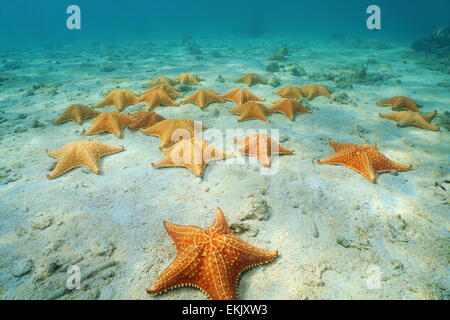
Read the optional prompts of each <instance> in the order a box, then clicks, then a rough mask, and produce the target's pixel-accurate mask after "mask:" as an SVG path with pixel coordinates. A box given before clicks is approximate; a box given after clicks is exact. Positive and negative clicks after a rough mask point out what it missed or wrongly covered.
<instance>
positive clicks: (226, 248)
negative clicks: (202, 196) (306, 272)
mask: <svg viewBox="0 0 450 320" xmlns="http://www.w3.org/2000/svg"><path fill="white" fill-rule="evenodd" d="M164 227H165V228H166V230H167V232H168V233H169V235H170V236H171V237H172V240H173V242H174V243H175V246H176V249H177V256H176V257H175V260H173V261H172V263H171V264H170V265H169V266H168V267H167V268H166V269H165V270H164V271H163V272H162V273H161V274H160V275H159V276H158V277H157V278H156V280H155V281H154V282H153V284H152V285H151V287H150V288H149V289H147V293H150V294H155V293H161V292H164V291H166V290H170V289H174V288H177V287H181V286H192V287H195V288H197V289H199V290H201V291H202V292H203V293H205V294H206V295H208V296H209V297H210V298H211V299H213V300H233V299H236V296H237V294H236V291H237V290H236V288H237V286H238V281H239V277H240V275H241V273H242V272H243V271H245V270H247V269H250V268H252V267H255V266H258V265H261V264H264V263H268V262H270V261H272V260H273V259H275V258H276V257H277V256H278V251H268V250H262V249H259V248H256V247H254V246H252V245H250V244H248V243H247V242H245V241H243V240H241V239H239V238H238V237H236V236H235V235H234V234H233V233H232V232H231V230H230V227H229V226H228V223H227V221H226V219H225V215H224V214H223V212H222V210H221V209H220V208H217V209H216V217H215V219H214V221H213V223H212V224H211V226H210V227H209V228H206V229H203V228H200V227H197V226H183V225H177V224H173V223H169V222H166V221H165V222H164Z"/></svg>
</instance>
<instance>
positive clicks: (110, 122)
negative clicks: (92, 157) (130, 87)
mask: <svg viewBox="0 0 450 320" xmlns="http://www.w3.org/2000/svg"><path fill="white" fill-rule="evenodd" d="M132 122H133V118H132V117H131V116H129V115H126V114H123V113H120V112H117V111H112V112H104V113H101V114H100V115H98V116H97V118H95V119H94V120H92V121H91V122H90V123H91V124H92V127H91V128H90V129H89V130H88V131H86V132H85V133H84V135H86V136H90V135H93V134H97V133H101V132H105V131H107V132H111V133H113V134H115V135H116V136H117V137H119V138H121V137H122V128H124V127H126V126H127V125H129V124H130V123H132Z"/></svg>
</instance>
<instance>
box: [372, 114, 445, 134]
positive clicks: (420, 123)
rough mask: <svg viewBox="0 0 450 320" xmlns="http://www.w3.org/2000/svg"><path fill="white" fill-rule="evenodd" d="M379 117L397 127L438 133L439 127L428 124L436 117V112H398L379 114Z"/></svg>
mask: <svg viewBox="0 0 450 320" xmlns="http://www.w3.org/2000/svg"><path fill="white" fill-rule="evenodd" d="M379 115H380V117H382V118H386V119H391V120H395V121H397V125H398V126H399V127H407V126H416V127H419V128H422V129H426V130H433V131H438V130H440V128H439V127H435V126H433V125H431V124H430V123H429V122H430V121H431V120H432V119H433V118H434V116H435V115H436V111H434V112H431V113H429V114H420V112H414V111H400V112H394V113H385V114H381V113H380V114H379Z"/></svg>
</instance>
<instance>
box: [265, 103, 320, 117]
mask: <svg viewBox="0 0 450 320" xmlns="http://www.w3.org/2000/svg"><path fill="white" fill-rule="evenodd" d="M272 103H273V107H272V111H274V112H281V113H282V114H284V115H285V116H286V117H288V118H289V119H291V120H294V119H295V114H296V113H312V111H311V110H309V109H306V108H305V107H304V106H303V105H302V104H301V103H300V102H298V101H297V100H294V99H290V98H281V99H280V100H278V101H275V102H272Z"/></svg>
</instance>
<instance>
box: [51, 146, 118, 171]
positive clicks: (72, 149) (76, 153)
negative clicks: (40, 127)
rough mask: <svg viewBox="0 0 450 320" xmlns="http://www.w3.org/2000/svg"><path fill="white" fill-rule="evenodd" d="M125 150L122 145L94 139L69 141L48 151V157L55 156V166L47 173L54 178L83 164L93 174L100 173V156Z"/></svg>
mask: <svg viewBox="0 0 450 320" xmlns="http://www.w3.org/2000/svg"><path fill="white" fill-rule="evenodd" d="M123 150H125V148H124V147H123V146H120V147H113V146H108V145H106V144H103V143H100V142H95V141H79V142H71V143H68V144H66V145H64V146H62V147H61V148H60V149H58V150H55V151H48V150H47V154H48V155H49V156H50V157H53V158H57V159H58V162H57V163H56V166H55V168H54V169H53V170H52V172H50V173H49V174H48V175H47V178H49V179H55V178H57V177H59V176H61V175H63V174H65V173H66V172H68V171H70V170H72V169H73V168H76V167H80V166H84V167H86V168H88V169H89V170H91V171H92V172H93V173H95V174H100V168H99V162H100V158H101V157H103V156H106V155H109V154H112V153H116V152H120V151H123Z"/></svg>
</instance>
